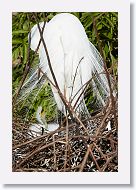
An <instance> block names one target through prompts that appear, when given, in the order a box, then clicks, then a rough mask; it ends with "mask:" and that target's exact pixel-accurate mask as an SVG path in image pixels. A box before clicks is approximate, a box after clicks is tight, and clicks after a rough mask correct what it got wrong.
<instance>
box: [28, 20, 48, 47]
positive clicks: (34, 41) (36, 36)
mask: <svg viewBox="0 0 136 190" xmlns="http://www.w3.org/2000/svg"><path fill="white" fill-rule="evenodd" d="M46 24H47V23H46ZM46 24H45V27H46ZM39 25H40V28H41V30H42V28H43V25H44V22H40V23H39ZM44 30H45V28H44ZM30 34H31V44H30V48H31V49H32V50H33V51H35V50H36V48H37V46H38V44H39V41H40V32H39V29H38V26H37V24H35V25H34V26H33V27H32V29H31V31H30V33H29V34H28V39H29V36H30ZM39 49H40V47H39Z"/></svg>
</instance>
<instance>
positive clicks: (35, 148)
mask: <svg viewBox="0 0 136 190" xmlns="http://www.w3.org/2000/svg"><path fill="white" fill-rule="evenodd" d="M117 117H118V116H117V108H116V110H113V109H112V107H110V106H107V107H105V108H104V109H102V110H101V111H100V112H99V113H97V114H96V115H94V116H91V117H90V118H88V119H82V120H80V122H81V123H82V125H81V123H78V122H74V121H70V120H68V119H64V121H63V123H62V124H61V126H60V127H59V128H58V129H57V130H56V131H53V132H50V133H45V134H43V135H41V136H38V137H35V138H34V137H33V138H31V139H30V138H28V128H29V126H30V124H29V123H24V122H21V120H20V119H17V118H16V119H13V141H12V142H13V156H12V166H13V168H12V169H13V171H14V172H81V171H83V172H98V171H99V172H117V171H118V130H117ZM109 121H110V124H111V127H110V128H108V127H107V124H108V122H109ZM90 126H91V127H90Z"/></svg>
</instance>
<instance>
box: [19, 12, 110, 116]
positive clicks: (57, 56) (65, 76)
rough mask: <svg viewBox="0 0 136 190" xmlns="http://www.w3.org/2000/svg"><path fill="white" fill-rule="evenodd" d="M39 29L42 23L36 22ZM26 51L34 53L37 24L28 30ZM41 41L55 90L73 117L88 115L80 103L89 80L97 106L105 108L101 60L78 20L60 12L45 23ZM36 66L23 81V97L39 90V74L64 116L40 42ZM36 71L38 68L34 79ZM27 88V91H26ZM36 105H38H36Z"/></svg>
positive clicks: (105, 81) (104, 79) (38, 38)
mask: <svg viewBox="0 0 136 190" xmlns="http://www.w3.org/2000/svg"><path fill="white" fill-rule="evenodd" d="M39 25H40V28H41V30H42V29H43V25H44V22H41V23H39ZM29 35H31V44H30V48H31V49H32V50H33V51H35V50H36V48H37V46H38V43H39V41H40V33H39V29H38V26H37V25H34V26H33V28H32V29H31V32H30V34H29ZM43 39H44V41H45V44H46V46H47V50H48V54H49V58H50V62H51V66H52V69H53V72H54V75H55V78H56V81H57V83H58V86H59V89H60V91H61V93H62V94H63V96H64V98H65V99H66V101H67V102H69V103H70V104H71V106H72V107H73V108H74V111H75V113H76V114H77V115H80V114H82V113H84V114H86V115H88V110H87V107H86V105H85V101H84V93H83V90H84V87H85V86H86V84H87V82H88V81H89V80H90V79H91V85H92V88H93V92H94V94H95V95H96V97H97V101H98V102H99V105H100V106H103V105H105V102H106V98H107V97H109V86H108V82H107V78H106V76H105V74H104V73H103V72H104V68H103V60H102V57H101V55H100V54H99V52H98V51H97V49H96V48H95V47H94V45H93V44H92V43H91V42H90V41H89V39H88V37H87V35H86V32H85V29H84V27H83V25H82V24H81V22H80V21H79V19H78V18H77V17H76V16H74V15H72V14H69V13H61V14H57V15H56V16H54V17H53V18H52V19H51V20H50V21H49V22H48V23H46V24H45V28H44V31H43ZM38 54H39V65H38V67H37V69H35V71H34V72H33V73H32V74H31V76H30V78H29V79H27V81H26V82H25V84H24V86H23V88H22V91H23V90H24V91H23V95H22V97H23V98H26V97H27V96H28V95H29V94H30V93H31V92H32V91H33V89H35V88H37V87H38V86H37V85H38V83H41V86H40V87H39V89H40V88H41V87H42V85H44V83H45V80H41V78H42V75H43V73H45V75H46V76H47V78H48V79H49V83H50V86H51V89H52V93H53V96H54V99H55V101H56V104H57V108H58V110H60V111H61V112H62V113H63V114H64V115H65V114H66V110H65V105H64V103H63V101H62V99H61V97H60V95H59V94H58V90H57V89H56V88H55V87H54V85H55V82H54V79H53V77H52V74H51V71H50V68H49V64H48V59H47V55H46V52H45V49H44V46H43V43H42V42H41V44H40V47H39V50H38ZM38 68H40V69H41V71H42V72H41V75H40V78H38ZM27 86H29V88H26V87H27ZM39 106H40V105H39Z"/></svg>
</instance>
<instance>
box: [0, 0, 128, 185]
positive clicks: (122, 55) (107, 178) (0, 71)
mask: <svg viewBox="0 0 136 190" xmlns="http://www.w3.org/2000/svg"><path fill="white" fill-rule="evenodd" d="M33 11H37V12H101V11H102V12H118V19H119V27H118V37H119V38H118V43H119V66H118V71H119V80H118V81H119V85H118V87H119V99H118V103H119V107H118V108H119V110H118V113H119V120H118V122H119V145H118V148H119V149H118V160H119V171H118V172H109V173H108V172H102V173H99V172H78V173H75V172H66V173H65V172H64V173H63V172H62V173H58V172H47V173H46V172H12V133H11V132H12V62H11V60H12V12H33ZM0 28H1V30H0V38H1V39H0V54H1V67H0V86H1V93H0V102H1V106H0V118H1V125H0V155H1V156H0V164H1V171H0V181H2V183H4V184H130V4H129V1H128V0H126V1H118V0H110V1H109V0H95V1H90V0H84V1H83V0H77V1H76V0H75V1H74V0H55V1H53V0H44V1H42V0H37V1H36V0H35V1H33V0H29V1H24V0H19V1H18V0H12V1H9V0H4V1H2V3H1V5H0Z"/></svg>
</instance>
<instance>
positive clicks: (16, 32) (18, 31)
mask: <svg viewBox="0 0 136 190" xmlns="http://www.w3.org/2000/svg"><path fill="white" fill-rule="evenodd" d="M28 32H29V31H28V30H14V31H12V34H13V35H16V34H26V33H28Z"/></svg>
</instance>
